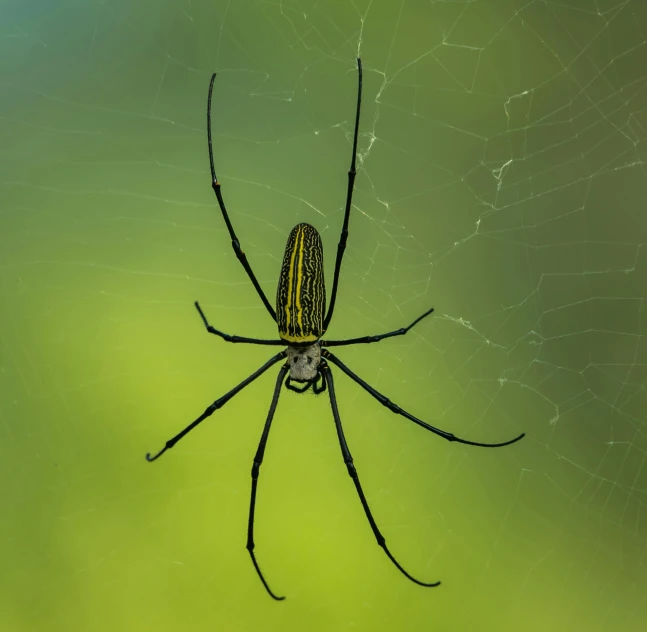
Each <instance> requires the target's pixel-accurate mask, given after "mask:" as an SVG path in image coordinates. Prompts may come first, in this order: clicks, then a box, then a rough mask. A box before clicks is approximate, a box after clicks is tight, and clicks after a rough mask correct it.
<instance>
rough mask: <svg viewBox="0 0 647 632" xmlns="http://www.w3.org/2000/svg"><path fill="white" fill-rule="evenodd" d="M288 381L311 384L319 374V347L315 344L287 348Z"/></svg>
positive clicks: (317, 343)
mask: <svg viewBox="0 0 647 632" xmlns="http://www.w3.org/2000/svg"><path fill="white" fill-rule="evenodd" d="M287 353H288V364H289V366H290V379H292V380H295V381H297V382H311V381H312V380H314V379H315V378H316V377H317V373H318V372H319V362H321V347H320V346H319V342H315V343H314V344H312V345H309V346H307V347H293V346H291V345H289V346H288V348H287Z"/></svg>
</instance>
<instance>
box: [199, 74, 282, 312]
mask: <svg viewBox="0 0 647 632" xmlns="http://www.w3.org/2000/svg"><path fill="white" fill-rule="evenodd" d="M215 78H216V73H215V72H214V73H213V75H212V76H211V83H209V98H208V100H207V135H208V141H209V164H210V166H211V188H212V189H213V191H214V193H215V194H216V198H217V199H218V205H219V206H220V210H221V211H222V216H223V218H224V220H225V224H227V230H228V231H229V236H230V237H231V245H232V248H233V249H234V252H235V253H236V257H238V261H240V263H241V264H242V266H243V268H245V272H247V276H248V277H249V280H250V281H251V282H252V284H253V285H254V288H256V293H257V294H258V295H259V296H260V297H261V300H262V301H263V304H264V305H265V309H267V311H268V312H269V313H270V316H271V317H272V320H273V321H275V322H276V312H275V311H274V308H273V307H272V306H271V305H270V303H269V301H268V300H267V297H266V296H265V293H264V292H263V289H262V288H261V286H260V285H259V283H258V281H257V280H256V277H255V276H254V272H253V271H252V267H251V266H250V265H249V262H248V261H247V257H246V256H245V253H244V252H243V250H242V248H241V247H240V242H239V241H238V237H237V236H236V233H235V231H234V227H233V226H232V225H231V221H230V219H229V215H228V214H227V209H226V208H225V201H224V200H223V199H222V192H221V190H220V182H218V177H217V176H216V169H215V167H214V165H213V147H212V144H211V95H212V94H213V82H214V80H215Z"/></svg>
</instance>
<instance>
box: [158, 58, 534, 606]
mask: <svg viewBox="0 0 647 632" xmlns="http://www.w3.org/2000/svg"><path fill="white" fill-rule="evenodd" d="M357 68H358V89H357V111H356V114H355V133H354V136H353V157H352V160H351V165H350V170H349V171H348V190H347V193H346V206H345V210H344V223H343V225H342V229H341V236H340V238H339V243H338V245H337V257H336V259H335V274H334V277H333V284H332V292H331V295H330V303H329V304H328V311H327V312H326V311H325V308H326V292H325V288H324V268H323V248H322V244H321V237H320V236H319V233H318V232H317V231H316V229H315V228H314V227H313V226H311V225H310V224H297V225H296V226H295V227H294V228H293V229H292V231H291V232H290V235H289V237H288V242H287V245H286V247H285V253H284V256H283V264H282V267H281V273H280V277H279V283H278V289H277V293H276V312H275V311H274V308H273V307H272V306H271V305H270V303H269V301H268V300H267V297H266V296H265V292H263V289H262V288H261V286H260V284H259V283H258V281H257V279H256V277H255V276H254V272H253V271H252V268H251V266H250V265H249V262H248V261H247V257H246V256H245V253H244V252H243V250H242V248H241V247H240V242H239V241H238V237H237V236H236V233H235V232H234V228H233V226H232V224H231V221H230V219H229V215H228V214H227V209H226V208H225V203H224V201H223V198H222V192H221V191H220V183H219V182H218V179H217V178H216V170H215V167H214V164H213V149H212V144H211V95H212V92H213V82H214V79H215V78H216V75H215V74H214V75H212V77H211V83H210V84H209V97H208V100H207V135H208V142H209V163H210V166H211V186H212V187H213V190H214V192H215V194H216V198H217V199H218V205H219V206H220V211H221V212H222V216H223V219H224V220H225V224H226V225H227V230H228V231H229V235H230V237H231V245H232V247H233V249H234V252H235V253H236V257H238V260H239V261H240V263H241V264H242V266H243V268H245V271H246V272H247V275H248V276H249V279H250V281H251V282H252V285H253V286H254V288H255V289H256V292H257V294H258V295H259V297H260V299H261V300H262V301H263V305H265V308H266V309H267V311H268V312H269V314H270V316H271V317H272V319H273V320H274V322H275V323H276V324H277V325H278V329H279V339H278V340H262V339H259V338H247V337H245V336H232V335H230V334H226V333H224V332H222V331H220V330H218V329H216V328H215V327H212V326H211V325H210V324H209V321H208V320H207V317H206V316H205V315H204V313H203V311H202V309H201V308H200V305H199V304H198V303H197V301H196V303H195V306H196V308H197V310H198V312H199V314H200V317H201V318H202V322H203V323H204V326H205V327H206V329H207V331H208V332H209V333H211V334H215V335H216V336H220V338H223V339H224V340H226V341H227V342H235V343H248V344H255V345H281V346H285V345H286V343H287V349H284V350H282V351H279V353H277V354H276V355H274V356H273V357H271V358H270V359H269V360H268V361H267V362H266V363H265V364H264V365H263V366H262V367H260V368H259V369H257V370H256V371H254V373H252V374H251V375H250V376H248V377H246V378H245V379H244V380H243V381H242V382H240V384H238V385H237V386H235V387H234V388H232V389H231V390H230V391H229V392H227V393H225V394H224V395H223V396H222V397H220V398H218V399H217V400H216V401H214V402H213V403H212V404H211V405H210V406H208V407H207V409H206V410H205V411H204V412H203V413H202V415H200V416H199V417H198V418H197V419H196V420H195V421H193V422H192V423H191V424H189V425H188V426H187V427H186V428H184V430H182V431H181V432H179V433H178V434H176V435H175V436H174V437H173V438H172V439H169V440H168V441H167V442H166V445H165V446H164V448H162V449H161V450H160V451H159V452H158V453H157V454H155V455H154V456H151V455H150V454H147V455H146V458H147V459H148V460H149V461H155V460H156V459H158V458H159V457H160V456H162V454H164V452H166V451H167V450H168V449H170V448H172V447H173V446H174V445H175V444H176V443H177V442H178V441H180V439H182V438H183V437H184V436H186V435H187V434H188V433H189V432H191V430H193V429H194V428H195V427H196V426H197V425H198V424H200V423H201V422H202V421H203V420H204V419H206V418H207V417H210V416H211V415H212V414H213V413H214V412H215V411H216V410H218V409H219V408H221V407H222V406H224V405H225V404H226V403H227V402H228V401H229V400H230V399H231V398H232V397H234V395H236V394H237V393H239V392H240V391H241V390H243V388H245V387H246V386H247V385H248V384H250V383H251V382H253V381H254V380H255V379H256V378H257V377H259V376H260V375H262V374H263V373H265V371H267V370H268V369H269V368H270V367H272V366H274V365H275V364H276V363H277V362H280V361H281V360H286V362H284V363H283V365H282V366H281V369H280V370H279V373H278V375H277V377H276V382H275V384H274V392H273V395H272V403H271V404H270V409H269V411H268V413H267V419H266V420H265V426H264V427H263V434H262V435H261V440H260V442H259V444H258V449H257V450H256V455H255V456H254V464H253V466H252V492H251V499H250V505H249V520H248V522H247V550H248V551H249V554H250V556H251V558H252V563H253V564H254V568H255V569H256V572H257V573H258V576H259V578H260V580H261V581H262V582H263V586H265V589H266V590H267V592H268V593H269V594H270V596H271V597H273V598H274V599H277V600H281V599H284V597H277V596H276V595H275V594H274V593H273V592H272V590H270V587H269V585H268V583H267V581H265V577H264V576H263V573H262V572H261V569H260V567H259V565H258V562H257V561H256V556H255V554H254V546H255V545H254V511H255V507H256V488H257V485H258V476H259V472H260V467H261V464H262V462H263V456H264V454H265V446H266V444H267V438H268V436H269V433H270V427H271V425H272V419H273V418H274V412H275V410H276V405H277V404H278V401H279V393H280V390H281V385H282V384H283V383H284V381H285V386H286V387H287V388H288V389H290V390H292V391H295V392H296V393H304V392H305V391H306V390H308V389H309V388H310V387H312V389H313V391H314V392H315V393H323V392H324V391H325V390H326V388H327V389H328V395H329V398H330V406H331V408H332V415H333V419H334V421H335V429H336V431H337V438H338V440H339V446H340V448H341V452H342V456H343V458H344V463H345V464H346V468H347V470H348V473H349V474H350V476H351V478H352V480H353V484H354V485H355V489H356V490H357V494H358V496H359V499H360V501H361V503H362V507H363V509H364V513H365V514H366V518H367V519H368V522H369V525H370V527H371V529H372V531H373V535H374V536H375V539H376V540H377V543H378V544H379V545H380V546H381V547H382V549H384V552H385V553H386V555H387V556H388V558H389V559H390V560H391V562H393V564H394V565H395V566H396V567H397V568H398V570H399V571H401V572H402V573H403V574H404V575H405V576H406V577H407V578H408V579H410V580H411V581H412V582H415V583H416V584H419V585H420V586H438V584H440V582H430V583H426V582H421V581H419V580H418V579H415V578H414V577H412V576H411V575H410V574H409V573H408V572H407V571H406V570H404V568H402V566H400V564H399V562H398V561H397V560H396V559H395V557H393V555H392V554H391V552H390V551H389V549H388V548H387V546H386V541H385V539H384V536H383V535H382V533H381V532H380V530H379V528H378V526H377V523H376V522H375V519H374V518H373V515H372V514H371V510H370V509H369V506H368V502H367V500H366V496H365V495H364V492H363V490H362V486H361V485H360V482H359V475H358V474H357V470H356V469H355V464H354V462H353V457H352V456H351V454H350V449H349V448H348V443H347V442H346V437H345V436H344V431H343V428H342V423H341V417H340V415H339V410H338V407H337V396H336V395H335V383H334V380H333V374H332V371H331V370H330V366H329V365H328V362H330V363H331V364H334V365H336V366H337V367H338V368H339V369H340V370H341V371H342V372H343V373H345V374H346V375H347V376H348V377H350V378H351V379H352V380H353V381H354V382H355V383H356V384H358V385H359V386H361V387H362V388H363V389H364V390H365V391H366V392H367V393H369V395H371V396H372V397H374V398H375V399H376V400H377V401H378V402H380V404H382V405H383V406H386V407H387V408H388V409H389V410H390V411H392V412H394V413H396V414H398V415H402V416H403V417H406V418H407V419H409V420H410V421H413V422H414V423H416V424H418V425H419V426H421V427H422V428H425V429H426V430H429V431H431V432H433V433H434V434H437V435H438V436H440V437H443V438H444V439H447V440H448V441H457V442H459V443H465V444H467V445H475V446H480V447H485V448H498V447H501V446H504V445H509V444H511V443H514V442H515V441H519V439H521V438H522V437H523V436H524V435H523V434H521V435H519V436H518V437H516V438H514V439H512V440H510V441H505V442H503V443H476V442H474V441H468V440H466V439H460V438H459V437H456V436H454V435H453V434H451V433H450V432H446V431H445V430H441V429H440V428H436V427H434V426H432V425H430V424H428V423H426V422H424V421H422V420H421V419H418V418H417V417H414V416H413V415H411V414H410V413H408V412H406V411H405V410H403V409H402V408H400V407H399V406H397V405H396V404H394V403H393V402H391V401H390V400H389V399H388V398H386V397H385V396H384V395H382V394H381V393H379V392H378V391H376V390H375V389H374V388H373V387H372V386H370V385H369V384H368V383H366V382H365V381H364V380H363V379H362V378H361V377H359V376H358V375H356V374H355V373H354V372H353V371H351V370H350V369H349V368H348V367H347V366H346V365H345V364H344V363H343V362H342V361H341V360H340V359H339V358H338V357H337V356H335V355H334V354H332V353H331V352H330V351H328V349H325V348H322V347H338V346H343V345H354V344H366V343H372V342H379V341H380V340H384V339H385V338H391V337H393V336H402V335H404V334H406V333H407V332H408V331H409V330H410V329H411V328H412V327H413V326H414V325H415V324H416V323H418V322H420V321H421V320H422V319H423V318H425V317H426V316H429V314H431V313H432V312H433V311H434V310H433V308H432V309H428V310H427V311H426V312H425V313H424V314H422V316H419V317H418V318H416V319H415V320H414V321H413V322H412V323H411V324H410V325H408V326H407V327H401V328H400V329H396V330H395V331H390V332H387V333H385V334H377V335H374V336H362V337H360V338H349V339H345V340H324V339H321V338H322V336H323V335H324V333H325V332H326V330H327V329H328V325H329V324H330V320H331V318H332V314H333V310H334V308H335V297H336V296H337V285H338V283H339V271H340V270H341V262H342V259H343V257H344V250H345V249H346V239H347V237H348V220H349V217H350V210H351V204H352V197H353V186H354V183H355V159H356V156H357V134H358V129H359V113H360V109H361V102H362V62H361V61H360V60H359V58H358V59H357ZM324 312H325V317H324ZM320 339H321V340H320ZM291 380H294V381H296V382H301V383H302V386H300V387H295V386H294V385H292V384H291V383H290V381H291Z"/></svg>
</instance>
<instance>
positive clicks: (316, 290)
mask: <svg viewBox="0 0 647 632" xmlns="http://www.w3.org/2000/svg"><path fill="white" fill-rule="evenodd" d="M325 308H326V288H325V285H324V269H323V246H322V243H321V237H320V235H319V233H318V232H317V229H316V228H314V226H311V225H310V224H305V223H304V224H297V225H296V226H295V227H294V228H293V229H292V230H291V231H290V235H289V236H288V242H287V244H286V246H285V254H284V255H283V265H282V266H281V274H280V276H279V285H278V288H277V291H276V321H277V324H278V326H279V336H280V337H281V339H282V340H285V341H286V342H289V343H292V344H300V343H309V342H310V343H311V342H315V341H316V340H319V338H321V336H322V335H323V333H324V330H323V323H324V310H325Z"/></svg>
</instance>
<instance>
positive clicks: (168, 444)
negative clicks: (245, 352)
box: [146, 351, 286, 462]
mask: <svg viewBox="0 0 647 632" xmlns="http://www.w3.org/2000/svg"><path fill="white" fill-rule="evenodd" d="M285 355H286V353H285V351H281V352H279V353H277V354H276V355H275V356H274V357H272V358H270V359H269V360H268V361H267V362H266V363H265V364H264V365H263V366H262V367H261V368H260V369H258V370H257V371H254V373H252V374H251V375H250V376H249V377H247V378H245V379H244V380H243V381H242V382H241V383H240V384H238V386H234V388H232V389H231V390H230V391H229V392H228V393H225V394H224V395H223V396H222V397H220V398H219V399H217V400H216V401H215V402H213V404H211V405H210V406H209V407H208V408H207V409H206V410H205V411H204V412H203V413H202V414H201V415H200V416H199V417H198V418H197V419H196V420H195V421H194V422H192V423H190V424H189V425H188V426H187V427H186V428H185V429H184V430H182V432H179V433H178V434H176V435H175V436H174V437H173V438H172V439H169V440H168V441H167V442H166V444H165V445H164V447H163V448H162V449H161V450H160V451H159V452H158V453H157V454H156V455H155V456H151V454H150V452H147V453H146V460H147V461H148V462H152V461H155V460H156V459H159V457H161V456H162V454H164V452H166V451H167V450H170V449H171V448H172V447H173V446H174V445H175V444H176V443H177V442H178V441H179V440H180V439H182V438H183V437H184V436H185V435H187V434H188V433H189V432H191V430H193V429H194V428H195V427H196V426H197V425H198V424H199V423H201V422H202V421H204V420H205V419H206V418H207V417H210V416H211V415H213V413H215V412H216V411H217V410H218V409H219V408H222V407H223V406H224V405H225V404H226V403H227V402H228V401H229V400H230V399H231V398H232V397H233V396H234V395H236V394H237V393H239V392H240V391H242V390H243V389H244V388H245V387H246V386H247V385H248V384H251V383H252V382H253V381H254V380H255V379H256V378H257V377H258V376H259V375H262V374H263V373H265V371H267V369H269V368H270V367H271V366H273V365H274V364H276V363H277V362H278V361H279V360H282V359H283V358H285Z"/></svg>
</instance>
